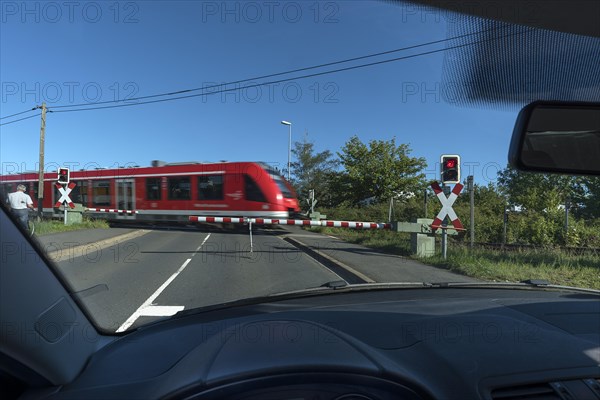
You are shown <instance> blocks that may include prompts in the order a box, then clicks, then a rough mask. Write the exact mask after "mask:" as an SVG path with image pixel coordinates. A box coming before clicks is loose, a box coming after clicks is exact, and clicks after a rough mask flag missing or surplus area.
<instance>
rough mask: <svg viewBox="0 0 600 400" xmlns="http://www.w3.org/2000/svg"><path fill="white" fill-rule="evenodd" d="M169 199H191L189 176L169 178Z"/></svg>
mask: <svg viewBox="0 0 600 400" xmlns="http://www.w3.org/2000/svg"><path fill="white" fill-rule="evenodd" d="M168 186H169V200H191V199H192V196H191V184H190V178H188V177H181V178H169V179H168Z"/></svg>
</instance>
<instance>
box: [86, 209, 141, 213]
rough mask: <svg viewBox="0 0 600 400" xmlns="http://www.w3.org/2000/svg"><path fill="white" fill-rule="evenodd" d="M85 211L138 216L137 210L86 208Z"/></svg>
mask: <svg viewBox="0 0 600 400" xmlns="http://www.w3.org/2000/svg"><path fill="white" fill-rule="evenodd" d="M85 211H93V212H105V213H119V214H137V213H138V212H137V210H116V209H114V208H86V209H85Z"/></svg>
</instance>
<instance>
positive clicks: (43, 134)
mask: <svg viewBox="0 0 600 400" xmlns="http://www.w3.org/2000/svg"><path fill="white" fill-rule="evenodd" d="M36 108H41V109H42V122H41V126H40V166H39V167H40V170H39V175H38V196H37V197H38V218H39V217H41V216H42V215H43V212H44V206H43V204H42V202H43V200H44V142H45V137H46V102H43V103H42V105H41V106H37V107H36Z"/></svg>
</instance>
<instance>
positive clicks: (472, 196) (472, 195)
mask: <svg viewBox="0 0 600 400" xmlns="http://www.w3.org/2000/svg"><path fill="white" fill-rule="evenodd" d="M467 183H468V185H469V197H470V200H471V249H473V246H474V245H475V187H474V184H473V175H469V176H468V177H467Z"/></svg>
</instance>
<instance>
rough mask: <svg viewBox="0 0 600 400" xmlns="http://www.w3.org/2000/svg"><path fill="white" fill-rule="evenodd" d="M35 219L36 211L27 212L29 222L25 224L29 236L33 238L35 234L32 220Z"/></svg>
mask: <svg viewBox="0 0 600 400" xmlns="http://www.w3.org/2000/svg"><path fill="white" fill-rule="evenodd" d="M35 218H37V212H36V211H30V212H29V222H28V223H27V225H28V226H27V228H28V231H29V236H33V234H34V233H35V223H34V222H33V221H34V219H35Z"/></svg>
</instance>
